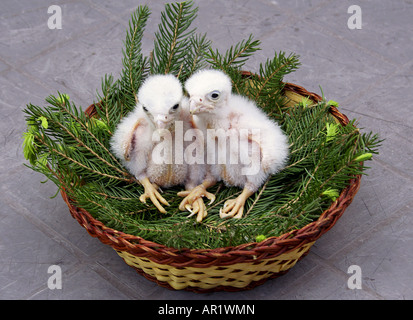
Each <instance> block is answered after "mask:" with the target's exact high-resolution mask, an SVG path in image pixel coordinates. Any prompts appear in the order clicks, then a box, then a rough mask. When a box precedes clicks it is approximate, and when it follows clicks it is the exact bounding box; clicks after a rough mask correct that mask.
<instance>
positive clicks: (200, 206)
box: [178, 184, 215, 222]
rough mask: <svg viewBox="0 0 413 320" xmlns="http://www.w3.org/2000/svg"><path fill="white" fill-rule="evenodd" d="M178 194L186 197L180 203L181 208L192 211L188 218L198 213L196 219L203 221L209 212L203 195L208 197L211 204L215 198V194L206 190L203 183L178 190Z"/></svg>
mask: <svg viewBox="0 0 413 320" xmlns="http://www.w3.org/2000/svg"><path fill="white" fill-rule="evenodd" d="M178 196H180V197H185V198H184V199H183V200H182V202H181V203H180V205H179V210H181V211H185V210H187V211H189V212H191V214H190V215H189V216H188V218H189V217H192V216H193V215H195V214H197V218H196V221H198V222H201V221H202V220H203V219H204V218H205V217H206V216H207V214H208V212H207V210H206V206H205V203H204V200H203V199H202V197H206V198H208V199H209V200H210V202H209V204H211V203H212V202H214V200H215V195H214V194H212V193H209V192H208V191H206V187H205V186H204V185H202V184H201V185H199V186H197V187H195V188H194V189H192V190H188V191H181V192H178Z"/></svg>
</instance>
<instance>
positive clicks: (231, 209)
mask: <svg viewBox="0 0 413 320" xmlns="http://www.w3.org/2000/svg"><path fill="white" fill-rule="evenodd" d="M244 203H245V202H243V201H240V200H239V199H238V198H237V199H231V200H228V201H226V202H225V204H224V207H223V208H221V209H220V210H219V216H220V217H221V218H222V219H227V218H234V219H240V218H242V215H243V213H244Z"/></svg>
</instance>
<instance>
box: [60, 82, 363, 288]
mask: <svg viewBox="0 0 413 320" xmlns="http://www.w3.org/2000/svg"><path fill="white" fill-rule="evenodd" d="M285 95H286V96H287V97H288V98H289V99H290V100H292V101H293V102H294V100H296V99H298V100H296V101H295V102H299V101H301V99H302V98H303V97H307V98H310V99H312V100H313V101H314V102H318V101H320V100H321V97H320V96H318V95H317V94H315V93H311V92H308V91H307V90H305V89H304V88H302V87H300V86H297V85H295V84H291V83H286V84H285ZM94 108H95V105H92V106H90V107H89V108H88V110H86V112H87V113H88V114H89V115H92V114H93V113H94ZM330 112H331V114H332V115H333V116H334V117H335V118H336V119H337V121H338V122H339V123H341V124H342V125H347V124H348V123H349V120H348V118H347V117H346V116H345V115H343V114H341V113H340V112H339V111H338V110H337V109H336V108H334V107H331V108H330ZM360 182H361V176H357V177H356V178H355V179H352V180H350V181H349V184H348V186H347V187H346V188H345V189H344V190H343V191H342V192H341V194H340V196H339V197H338V198H337V200H336V201H334V202H333V203H332V204H331V206H330V207H329V208H328V209H327V210H326V211H324V212H323V213H322V214H321V216H320V217H319V219H317V220H316V221H314V222H312V223H310V224H308V225H306V226H305V227H303V228H301V229H299V230H293V231H291V232H289V233H286V234H283V235H281V236H279V237H271V238H267V239H266V240H264V241H262V242H259V243H247V244H242V245H239V246H235V247H225V248H217V249H180V250H178V249H175V248H169V247H166V246H163V245H161V244H157V243H154V242H151V241H147V240H145V239H143V238H141V237H138V236H133V235H129V234H125V233H123V232H120V231H117V230H114V229H111V228H108V227H106V226H105V225H104V224H103V223H101V222H100V221H98V220H96V219H94V218H93V217H92V216H91V214H90V213H89V212H87V211H85V210H83V209H82V208H78V207H76V206H74V205H73V203H72V201H70V199H69V198H68V196H67V194H66V193H65V191H64V190H62V191H61V194H62V197H63V199H64V201H65V202H66V203H67V205H68V207H69V210H70V213H71V215H72V216H73V217H74V218H75V219H76V220H77V221H78V222H79V223H80V225H82V226H83V227H84V228H85V229H86V230H87V232H88V233H89V234H90V235H91V236H93V237H97V238H98V239H99V240H100V241H101V242H102V243H104V244H107V245H110V246H111V247H112V248H113V249H114V250H116V252H117V253H118V254H119V256H120V257H122V258H123V259H124V260H125V262H126V263H127V264H128V265H129V266H131V267H133V268H134V269H136V271H137V272H138V273H140V274H141V275H143V276H145V277H146V278H147V279H149V280H151V281H155V282H157V283H158V284H159V285H161V286H163V287H166V288H169V289H176V290H181V289H185V290H191V291H195V292H210V291H222V290H225V291H238V290H246V289H251V288H253V287H255V286H257V285H260V284H262V283H264V282H265V281H266V280H267V279H270V278H275V277H278V276H280V275H283V274H285V273H286V272H287V271H288V270H290V269H291V268H292V267H293V266H294V265H295V264H296V263H297V261H299V260H300V259H301V258H303V257H304V256H305V255H306V254H307V253H308V252H309V250H310V248H311V246H312V245H313V244H314V242H315V241H316V240H317V239H319V238H320V237H321V236H322V235H323V234H324V233H326V232H327V231H328V230H329V229H330V228H332V227H333V226H334V225H335V223H336V222H337V220H338V219H339V218H340V217H341V215H342V214H343V213H344V211H345V209H346V208H347V207H348V206H349V205H350V203H351V202H352V200H353V198H354V196H355V195H356V193H357V191H358V190H359V187H360Z"/></svg>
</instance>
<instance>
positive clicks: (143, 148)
mask: <svg viewBox="0 0 413 320" xmlns="http://www.w3.org/2000/svg"><path fill="white" fill-rule="evenodd" d="M137 97H138V101H139V102H138V104H137V105H136V107H135V108H134V110H132V111H131V112H130V113H129V114H128V115H127V116H126V117H125V118H123V119H122V121H121V122H120V123H119V124H118V126H117V128H116V130H115V132H114V134H113V136H112V138H111V149H112V151H113V152H114V154H115V155H116V156H117V157H118V158H119V159H121V160H122V163H123V165H124V166H125V168H127V169H128V170H129V171H130V172H131V173H132V174H133V175H134V176H135V177H136V178H137V179H138V180H139V182H140V183H141V184H142V185H143V187H144V193H143V194H142V195H141V196H140V198H139V199H140V201H142V202H143V203H146V199H147V198H150V199H151V201H152V203H153V204H154V205H155V206H156V207H157V208H158V210H159V211H160V212H162V213H166V210H165V209H164V208H163V206H162V205H165V206H169V203H168V201H166V200H165V199H164V198H163V197H162V196H161V194H160V193H159V191H158V188H159V187H170V186H175V185H180V184H184V183H185V182H186V184H187V185H188V188H193V187H194V186H196V184H197V183H199V182H198V181H199V177H197V178H198V180H196V181H192V180H191V177H189V179H188V175H189V174H190V173H189V172H188V166H187V165H186V164H185V163H184V161H182V157H183V148H184V146H183V139H182V138H177V135H176V134H175V127H176V126H178V124H179V125H182V126H183V130H187V129H189V128H190V123H191V117H190V114H189V111H188V101H187V99H186V98H185V97H184V96H183V90H182V85H181V83H180V82H179V80H178V79H177V78H175V77H174V76H173V75H152V76H149V77H148V78H147V79H146V80H145V82H144V83H143V84H142V86H141V87H140V89H139V91H138V94H137ZM184 132H185V131H184ZM162 137H163V139H162ZM177 150H178V151H177ZM181 151H182V152H181ZM176 159H178V161H176ZM179 159H181V160H179ZM188 188H187V189H188Z"/></svg>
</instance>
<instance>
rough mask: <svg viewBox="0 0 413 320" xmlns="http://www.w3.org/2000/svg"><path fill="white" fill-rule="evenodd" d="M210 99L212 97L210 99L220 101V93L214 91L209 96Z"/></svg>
mask: <svg viewBox="0 0 413 320" xmlns="http://www.w3.org/2000/svg"><path fill="white" fill-rule="evenodd" d="M209 97H210V99H212V100H218V99H219V97H220V92H219V91H212V92H211V93H210V94H209Z"/></svg>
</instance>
